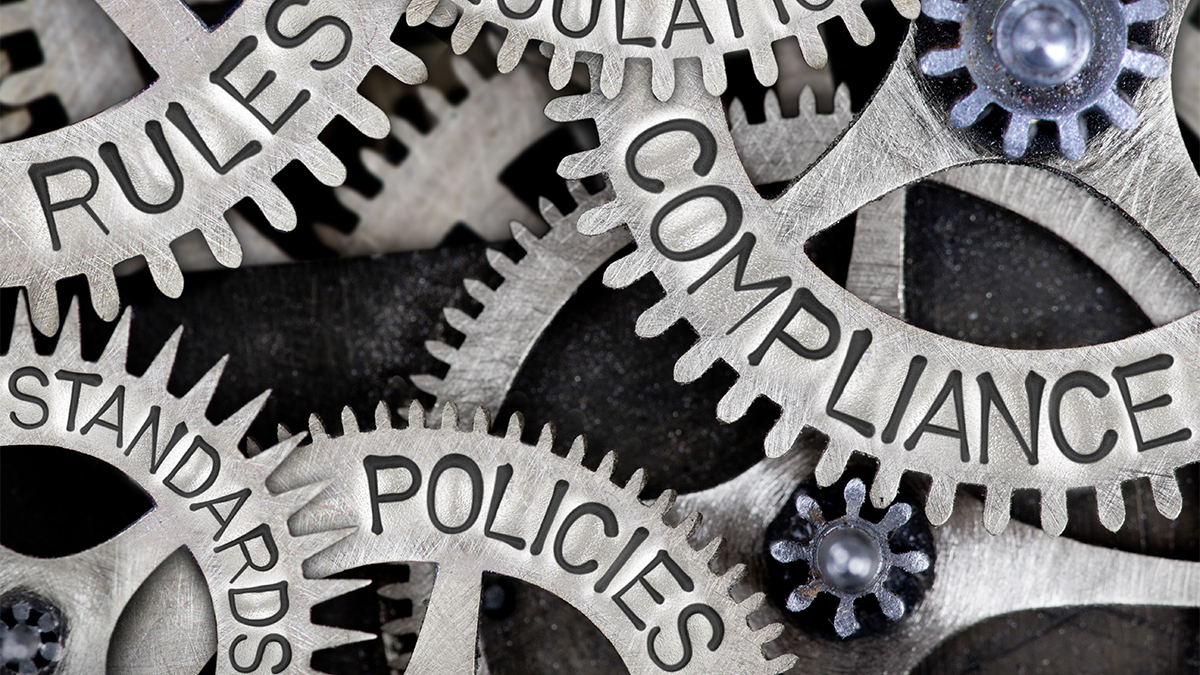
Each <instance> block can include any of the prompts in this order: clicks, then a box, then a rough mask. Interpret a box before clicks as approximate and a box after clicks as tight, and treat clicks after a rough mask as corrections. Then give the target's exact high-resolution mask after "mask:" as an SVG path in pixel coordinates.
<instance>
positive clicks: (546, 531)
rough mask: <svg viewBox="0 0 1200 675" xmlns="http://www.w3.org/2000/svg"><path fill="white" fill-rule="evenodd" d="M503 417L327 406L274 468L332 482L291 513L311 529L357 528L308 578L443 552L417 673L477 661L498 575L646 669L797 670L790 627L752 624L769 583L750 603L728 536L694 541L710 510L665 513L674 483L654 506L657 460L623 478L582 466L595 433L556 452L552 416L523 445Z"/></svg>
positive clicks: (517, 429) (289, 476) (288, 478)
mask: <svg viewBox="0 0 1200 675" xmlns="http://www.w3.org/2000/svg"><path fill="white" fill-rule="evenodd" d="M488 426H489V422H488V419H487V414H486V413H484V412H483V411H482V409H480V410H479V411H478V412H477V413H476V415H475V418H474V424H473V430H471V431H461V430H459V428H458V419H457V411H456V408H455V407H454V406H453V405H447V406H444V408H443V412H442V419H441V423H440V428H438V429H430V428H427V427H426V425H425V411H424V410H423V409H422V407H421V406H420V404H417V403H414V404H413V406H412V408H410V410H409V412H408V426H407V428H403V429H395V428H393V427H392V420H391V415H390V413H389V412H388V409H387V407H386V406H385V405H383V404H380V406H379V407H378V408H377V410H376V413H375V427H376V428H375V430H374V431H367V432H362V431H360V430H359V426H358V421H357V419H356V418H355V415H354V413H353V412H352V411H351V410H349V409H346V410H345V411H344V412H343V414H342V428H343V435H342V436H338V437H333V436H330V435H328V434H327V433H326V432H325V430H324V428H323V427H322V426H321V423H320V422H319V420H317V419H316V418H315V417H314V418H313V420H312V421H311V422H310V427H311V429H310V433H311V436H312V444H311V445H307V446H301V447H300V448H299V449H298V450H297V451H296V452H295V453H293V454H292V455H290V456H289V458H288V460H287V461H286V462H284V463H283V464H281V465H280V467H279V469H278V470H277V471H276V472H275V473H274V474H273V475H272V476H271V477H270V478H269V479H268V487H269V488H270V489H271V490H272V491H275V492H280V491H286V490H289V489H294V488H299V487H303V486H307V485H312V484H314V483H315V484H318V485H320V486H322V487H323V491H322V492H320V494H319V495H318V496H317V497H315V498H314V499H313V500H312V501H311V502H309V503H308V505H307V506H306V507H305V508H304V509H302V510H301V511H299V512H298V513H296V514H295V515H294V516H293V517H292V518H291V519H290V521H289V525H290V526H291V531H292V532H293V533H295V534H298V535H308V534H314V533H319V532H338V533H339V535H340V536H341V537H343V538H341V539H340V540H339V541H338V542H337V543H335V544H333V545H332V546H330V547H329V548H328V549H326V550H324V551H321V552H320V553H318V554H317V555H315V556H313V557H312V558H310V559H309V560H307V561H306V562H305V564H304V570H305V574H306V575H308V576H309V577H313V578H319V577H325V576H328V575H331V574H335V573H337V572H341V571H344V570H347V569H351V568H355V567H360V566H363V565H368V564H373V563H379V562H396V561H418V562H433V563H437V574H436V580H435V582H434V584H433V589H432V591H431V594H430V596H429V604H428V607H427V608H426V610H425V618H424V621H423V623H422V626H421V635H420V639H419V640H418V642H417V646H416V648H415V649H414V651H413V654H412V658H411V660H410V661H409V663H408V668H407V670H406V671H405V672H406V673H408V674H409V675H428V674H431V673H439V674H445V673H449V674H451V675H467V674H469V673H473V672H475V668H476V627H477V623H478V616H477V614H478V608H479V597H480V591H481V589H480V584H481V575H482V573H483V572H484V571H493V572H497V573H499V574H504V575H507V576H510V577H514V578H516V579H520V580H522V581H526V582H530V583H533V584H536V585H538V586H540V587H542V588H544V589H546V590H548V591H550V592H552V593H554V594H555V595H558V596H559V597H560V598H562V599H563V600H565V601H567V602H568V603H570V604H571V605H572V606H574V607H575V608H576V609H578V610H579V611H580V612H582V613H583V615H584V616H586V617H587V618H588V619H589V620H590V621H591V622H592V623H593V624H594V625H595V626H596V627H597V628H599V629H600V631H601V632H602V633H603V634H604V635H605V637H607V638H608V640H609V641H610V642H611V643H612V645H613V647H614V648H615V649H616V651H617V653H618V654H619V655H620V656H621V658H622V660H623V661H624V663H625V665H626V667H627V668H628V670H629V673H630V674H631V675H648V674H652V673H666V672H679V673H739V674H753V673H762V674H768V673H780V672H783V671H784V670H787V669H788V668H790V667H791V666H792V664H793V663H794V662H795V657H794V656H782V657H779V658H773V659H770V660H768V659H767V658H766V657H764V655H763V645H764V643H768V642H769V641H770V640H773V639H775V637H777V636H778V635H779V633H780V631H781V630H782V629H783V627H782V626H781V625H779V624H770V625H766V626H765V627H764V626H761V624H759V623H758V622H755V623H756V626H758V627H757V629H752V628H751V625H750V616H751V614H752V613H753V612H755V611H756V610H757V609H758V608H759V606H760V604H761V602H762V599H763V595H762V594H761V593H758V594H754V595H751V596H750V597H749V598H746V599H744V600H742V601H741V602H738V601H735V600H734V598H733V597H732V596H731V595H730V588H731V587H732V586H733V585H734V584H735V583H737V581H738V580H739V579H740V577H741V575H742V572H743V570H744V569H745V568H744V566H742V565H737V566H734V567H731V568H729V569H728V571H726V572H725V573H724V574H723V575H719V576H718V575H717V574H715V573H714V572H712V571H711V570H710V568H709V562H710V561H711V560H712V558H713V556H714V555H716V553H717V550H718V548H719V546H720V541H721V540H720V539H713V540H712V541H710V542H709V543H708V544H707V545H706V546H704V547H703V548H702V549H700V550H697V549H695V548H693V547H692V545H691V544H690V543H689V541H688V538H689V536H690V535H691V534H692V532H693V531H694V530H695V528H696V526H697V525H698V524H699V522H700V515H699V514H698V513H697V514H691V515H690V516H688V517H687V518H685V519H683V521H682V522H681V523H679V524H678V525H670V524H667V522H666V521H665V520H664V515H665V514H666V513H667V511H668V510H669V509H670V507H671V504H672V502H673V500H674V493H673V492H671V491H667V492H664V493H663V494H662V495H661V496H659V498H658V499H657V500H656V501H655V502H654V503H653V504H652V505H648V504H644V503H642V502H641V501H640V500H639V499H638V494H639V493H640V492H641V490H642V488H643V486H644V484H645V474H644V472H642V471H637V472H635V473H634V474H633V476H632V477H631V478H630V479H629V481H628V482H627V483H626V485H625V486H623V487H622V486H618V485H616V484H614V483H613V482H612V480H611V475H612V471H613V469H614V467H615V462H616V459H615V456H614V455H613V454H612V453H609V454H608V455H607V456H605V458H604V459H603V460H602V461H601V463H600V466H599V468H597V469H596V470H595V471H592V470H590V469H587V468H585V467H583V466H582V465H581V461H582V459H583V454H584V442H583V439H582V438H579V439H577V440H576V441H575V443H574V444H573V445H572V447H571V451H570V453H569V454H568V456H566V457H561V456H558V455H555V454H553V453H552V452H551V446H552V443H553V434H552V431H551V429H550V426H549V425H547V426H546V427H545V428H544V429H543V431H542V433H541V436H540V438H539V441H538V443H537V445H536V446H530V445H526V444H525V443H523V442H522V441H521V438H520V437H521V430H522V422H521V418H520V416H519V415H514V416H513V418H512V419H511V420H510V421H509V424H508V429H507V432H506V433H505V436H504V437H495V436H491V435H489V434H488ZM317 489H321V488H317ZM285 494H286V493H285Z"/></svg>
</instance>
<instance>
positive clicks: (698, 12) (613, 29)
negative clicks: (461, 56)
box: [407, 0, 920, 99]
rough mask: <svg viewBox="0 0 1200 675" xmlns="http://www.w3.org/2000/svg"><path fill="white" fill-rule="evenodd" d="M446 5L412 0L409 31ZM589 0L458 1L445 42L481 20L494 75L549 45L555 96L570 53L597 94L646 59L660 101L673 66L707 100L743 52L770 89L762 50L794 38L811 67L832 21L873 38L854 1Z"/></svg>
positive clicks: (609, 90)
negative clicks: (494, 47)
mask: <svg viewBox="0 0 1200 675" xmlns="http://www.w3.org/2000/svg"><path fill="white" fill-rule="evenodd" d="M447 2H448V0H415V1H414V2H413V3H412V4H411V5H410V6H409V8H408V15H407V16H408V22H409V24H410V25H417V24H419V23H421V22H423V21H425V19H426V17H427V16H429V15H430V13H431V12H434V11H435V9H438V8H443V10H444V8H445V7H446V5H447ZM603 4H604V3H602V2H599V1H598V0H597V1H596V2H590V3H580V4H574V5H572V6H569V7H568V6H567V4H566V3H564V2H562V0H555V2H552V3H551V2H542V1H541V0H535V2H533V3H529V4H528V5H527V6H525V7H523V8H521V9H516V8H514V7H513V6H512V4H510V3H509V2H507V0H484V1H483V2H458V1H457V0H455V2H454V6H456V7H457V9H458V12H459V13H460V16H459V18H458V23H457V25H456V26H455V29H454V35H453V38H452V42H451V44H452V45H453V47H454V50H455V51H457V52H459V53H461V52H463V51H465V50H466V49H467V47H469V46H470V45H471V43H472V42H473V41H474V40H475V37H476V36H477V35H478V34H479V31H480V30H481V29H482V28H483V26H484V24H485V23H492V24H496V25H498V26H500V27H501V28H503V29H505V31H507V35H506V36H505V41H504V46H503V47H502V48H501V50H500V53H499V55H498V57H497V64H498V65H499V67H500V70H501V71H502V72H508V71H509V70H512V68H514V67H515V66H516V64H517V61H518V60H519V59H520V57H521V54H522V52H524V50H525V46H526V44H527V43H528V42H529V41H530V40H538V41H541V42H545V43H549V44H551V45H553V46H554V53H553V60H552V62H551V64H550V84H551V85H552V86H553V87H554V88H555V89H561V88H562V87H563V86H564V85H566V83H567V81H568V80H569V79H570V77H571V69H572V68H573V67H574V64H575V59H576V56H577V55H582V54H596V55H599V56H601V57H602V58H603V62H604V65H603V75H601V77H600V88H601V89H602V90H603V91H604V93H605V95H607V96H615V95H616V94H617V92H619V91H620V90H621V86H622V82H623V81H624V78H625V72H626V67H627V64H628V63H630V62H631V60H635V59H646V60H648V61H649V62H650V63H651V64H652V68H653V73H654V75H653V80H654V93H655V95H657V96H658V97H659V98H660V99H666V98H668V97H669V96H670V95H671V93H672V92H673V91H675V88H676V84H675V64H676V63H678V62H680V61H682V60H687V59H698V60H699V61H700V63H701V64H702V69H703V72H704V86H706V87H707V88H708V91H710V92H712V93H713V94H720V93H722V92H723V91H725V87H726V84H727V75H726V73H725V62H724V58H725V55H726V54H728V53H730V52H736V51H740V50H747V51H748V52H749V55H750V60H751V63H752V64H753V66H754V72H755V75H756V76H757V78H758V80H759V81H760V82H762V83H763V84H766V85H771V84H774V83H775V80H776V78H777V77H778V74H779V68H778V64H777V63H776V60H775V55H774V52H773V51H772V43H774V42H776V41H778V40H782V39H785V38H792V37H794V38H796V39H797V40H798V41H799V44H800V50H801V52H802V53H803V54H804V58H805V60H806V61H807V62H808V64H809V65H811V66H812V67H814V68H822V67H824V66H825V63H826V61H827V58H828V57H827V52H826V49H825V42H824V39H823V38H822V36H821V34H820V33H819V32H818V30H817V27H818V26H819V25H820V24H822V23H824V22H826V21H829V20H832V19H834V18H840V19H841V20H842V21H843V22H844V24H845V26H846V28H847V29H848V30H849V32H850V36H851V37H852V38H853V39H854V41H855V42H856V43H858V44H860V45H865V44H869V43H870V42H871V41H872V40H874V39H875V29H874V28H873V27H872V26H871V22H870V21H869V20H868V19H867V15H866V14H865V13H864V12H863V10H862V6H861V5H862V3H861V2H859V1H858V0H823V1H822V2H819V3H811V2H808V1H807V0H800V1H799V2H796V3H793V2H784V1H783V0H776V1H775V2H773V3H768V2H754V3H751V2H738V1H736V0H728V1H723V0H688V4H687V6H686V7H685V6H684V4H683V1H682V0H677V1H676V2H674V3H670V2H653V3H635V2H625V1H624V0H617V2H616V3H615V4H614V5H612V6H609V7H604V6H603ZM892 4H893V5H894V6H895V8H896V10H897V11H898V12H900V14H902V15H903V16H905V17H906V18H909V19H913V18H916V16H917V14H918V12H919V11H920V6H919V3H918V2H915V1H914V0H892Z"/></svg>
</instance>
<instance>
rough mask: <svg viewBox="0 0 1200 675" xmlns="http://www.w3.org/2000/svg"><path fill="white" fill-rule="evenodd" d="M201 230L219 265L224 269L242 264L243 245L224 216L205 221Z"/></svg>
mask: <svg viewBox="0 0 1200 675" xmlns="http://www.w3.org/2000/svg"><path fill="white" fill-rule="evenodd" d="M255 201H256V202H257V200H255ZM199 229H200V234H201V236H203V237H204V243H205V245H207V246H208V250H209V252H210V253H212V256H213V258H215V259H216V261H217V263H218V264H220V265H221V266H222V267H237V266H238V265H241V264H242V244H241V242H239V241H238V240H237V237H235V236H234V234H233V230H232V229H231V228H230V227H229V222H228V221H227V220H225V218H224V217H223V216H216V217H215V218H213V219H212V220H205V221H204V222H203V223H201V225H200V228H199Z"/></svg>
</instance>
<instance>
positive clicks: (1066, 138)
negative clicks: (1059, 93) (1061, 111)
mask: <svg viewBox="0 0 1200 675" xmlns="http://www.w3.org/2000/svg"><path fill="white" fill-rule="evenodd" d="M1055 122H1056V123H1057V124H1058V147H1059V149H1060V150H1062V154H1063V156H1064V157H1066V158H1067V159H1069V160H1072V161H1074V160H1077V159H1079V158H1080V157H1083V153H1084V152H1086V151H1087V141H1085V140H1084V127H1083V120H1082V119H1080V118H1079V117H1077V116H1075V115H1070V116H1068V117H1063V118H1059V119H1058V120H1055Z"/></svg>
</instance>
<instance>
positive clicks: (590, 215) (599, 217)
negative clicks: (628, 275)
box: [575, 201, 650, 286]
mask: <svg viewBox="0 0 1200 675" xmlns="http://www.w3.org/2000/svg"><path fill="white" fill-rule="evenodd" d="M623 221H624V215H623V212H622V211H621V209H620V207H619V206H618V205H617V202H616V201H609V202H606V203H604V204H601V205H600V206H596V207H593V208H590V209H588V210H587V211H585V212H584V213H583V214H582V215H580V216H579V221H578V223H577V224H576V225H575V229H576V230H577V231H578V232H579V233H580V234H588V235H594V234H604V233H605V232H608V231H610V230H613V229H616V228H618V227H620V226H621V225H622V223H623ZM635 255H636V254H635ZM633 257H634V256H633V255H628V256H625V257H624V258H621V260H629V259H630V258H633ZM637 260H638V261H639V263H640V264H641V265H642V268H643V269H644V271H643V272H641V275H640V276H639V277H638V278H641V276H644V275H646V274H647V273H648V272H649V271H650V266H649V264H648V263H647V262H646V257H645V256H644V255H641V256H638V258H637ZM616 262H620V260H618V261H616ZM614 264H615V263H614ZM626 264H630V263H626ZM608 269H610V270H611V269H612V265H609V267H608ZM604 277H605V279H609V278H610V277H609V273H608V272H605V274H604ZM611 278H612V279H613V280H614V283H615V280H616V279H618V278H623V277H620V276H618V275H617V274H616V273H612V277H611ZM633 281H636V279H633V280H630V281H629V282H627V283H626V285H629V284H631V283H633ZM605 284H607V285H609V286H612V284H611V283H609V282H608V281H605Z"/></svg>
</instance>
